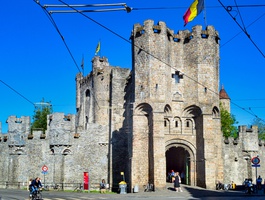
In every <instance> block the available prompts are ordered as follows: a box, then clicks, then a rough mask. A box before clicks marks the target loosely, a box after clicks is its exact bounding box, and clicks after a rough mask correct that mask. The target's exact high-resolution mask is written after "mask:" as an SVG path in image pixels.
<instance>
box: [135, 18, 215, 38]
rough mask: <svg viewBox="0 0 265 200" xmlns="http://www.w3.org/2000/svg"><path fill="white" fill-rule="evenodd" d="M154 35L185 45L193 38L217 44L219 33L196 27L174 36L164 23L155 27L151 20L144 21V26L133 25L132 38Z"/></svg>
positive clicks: (211, 27)
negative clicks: (212, 40) (211, 40)
mask: <svg viewBox="0 0 265 200" xmlns="http://www.w3.org/2000/svg"><path fill="white" fill-rule="evenodd" d="M146 34H147V35H149V36H151V35H154V34H160V35H164V36H167V37H168V39H169V40H170V41H174V42H181V41H182V42H183V43H186V42H187V41H189V40H192V39H193V38H196V39H199V38H201V39H214V40H215V41H216V43H218V40H219V39H220V38H219V33H218V31H216V30H215V29H214V27H213V26H207V27H206V29H205V30H203V29H202V26H200V25H197V26H194V27H193V28H192V31H191V32H190V31H189V30H183V31H179V32H178V33H177V34H174V30H171V29H169V28H168V27H167V26H166V23H165V22H162V21H159V22H158V23H157V25H155V24H154V21H153V20H146V21H145V22H144V25H143V26H142V25H140V24H139V23H138V24H135V25H134V29H133V33H132V37H135V38H137V37H141V36H142V35H146Z"/></svg>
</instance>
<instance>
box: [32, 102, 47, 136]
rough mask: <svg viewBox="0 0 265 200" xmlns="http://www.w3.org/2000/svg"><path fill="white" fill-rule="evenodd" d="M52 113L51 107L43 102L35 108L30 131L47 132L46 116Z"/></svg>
mask: <svg viewBox="0 0 265 200" xmlns="http://www.w3.org/2000/svg"><path fill="white" fill-rule="evenodd" d="M51 113H52V106H51V104H50V103H48V102H47V103H44V100H42V102H41V103H40V104H39V105H38V106H35V110H34V115H33V123H32V125H31V130H32V129H42V130H44V131H45V130H47V115H49V114H51Z"/></svg>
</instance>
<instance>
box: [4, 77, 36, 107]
mask: <svg viewBox="0 0 265 200" xmlns="http://www.w3.org/2000/svg"><path fill="white" fill-rule="evenodd" d="M0 82H2V83H3V84H4V85H5V86H7V87H8V88H9V89H11V90H13V91H14V92H15V93H17V94H18V95H19V96H21V97H22V98H23V99H25V100H26V101H28V102H29V103H31V104H32V105H34V106H35V104H34V103H33V102H32V101H30V100H29V99H28V98H26V97H25V96H24V95H22V94H21V93H19V92H18V91H17V90H15V89H14V88H12V87H11V86H10V85H8V84H7V83H5V82H4V81H2V80H0Z"/></svg>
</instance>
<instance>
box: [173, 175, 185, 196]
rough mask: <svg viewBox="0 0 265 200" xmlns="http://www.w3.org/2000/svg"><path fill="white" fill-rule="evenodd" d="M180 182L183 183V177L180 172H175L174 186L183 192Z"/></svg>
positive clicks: (177, 190)
mask: <svg viewBox="0 0 265 200" xmlns="http://www.w3.org/2000/svg"><path fill="white" fill-rule="evenodd" d="M180 183H181V179H180V176H179V172H176V173H175V180H174V188H175V190H176V192H183V191H182V190H181V187H180Z"/></svg>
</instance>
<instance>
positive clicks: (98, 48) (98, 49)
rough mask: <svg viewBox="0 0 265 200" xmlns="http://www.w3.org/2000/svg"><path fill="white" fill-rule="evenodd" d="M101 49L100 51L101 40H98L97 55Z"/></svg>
mask: <svg viewBox="0 0 265 200" xmlns="http://www.w3.org/2000/svg"><path fill="white" fill-rule="evenodd" d="M99 51H100V41H99V42H98V45H97V48H96V53H95V55H97V54H98V52H99Z"/></svg>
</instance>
